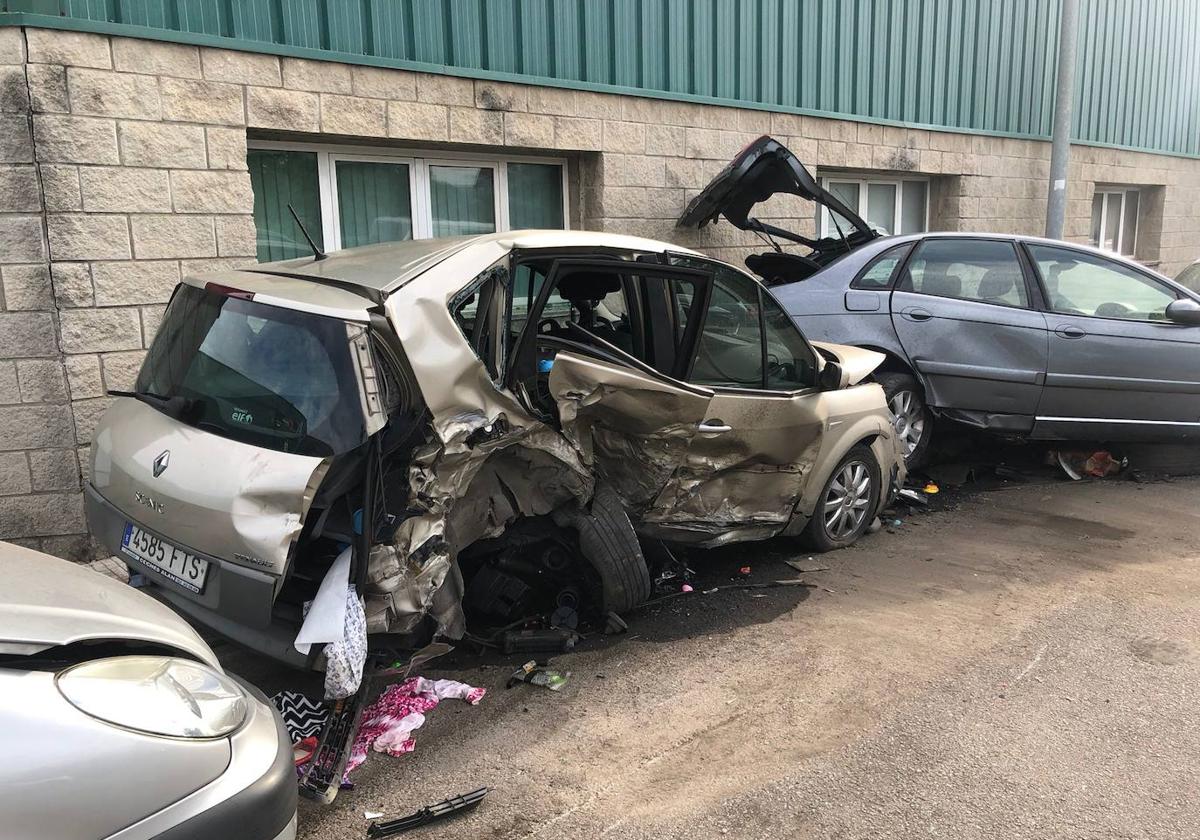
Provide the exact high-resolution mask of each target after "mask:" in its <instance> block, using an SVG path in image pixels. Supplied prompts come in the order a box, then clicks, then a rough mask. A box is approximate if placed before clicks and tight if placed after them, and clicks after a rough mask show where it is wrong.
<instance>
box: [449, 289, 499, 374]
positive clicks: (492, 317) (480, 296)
mask: <svg viewBox="0 0 1200 840" xmlns="http://www.w3.org/2000/svg"><path fill="white" fill-rule="evenodd" d="M473 285H474V287H475V288H474V289H473V290H472V291H471V292H470V294H467V295H465V296H461V297H459V298H458V299H457V301H456V303H454V304H453V306H452V309H451V311H450V314H451V315H453V316H454V320H455V322H456V323H457V324H458V328H459V329H460V330H461V331H462V334H463V336H464V337H465V338H466V339H467V341H469V342H470V343H471V348H472V349H473V350H474V351H475V355H476V356H478V357H479V359H480V360H481V361H482V362H483V363H484V365H485V366H486V367H487V369H488V373H490V374H491V376H492V378H493V379H495V378H496V377H497V365H496V361H497V360H496V343H495V340H494V339H495V335H496V323H497V320H498V319H497V314H498V312H501V311H503V310H501V309H499V307H500V306H501V305H502V302H503V299H504V283H503V275H502V272H501V271H499V270H489V271H487V272H486V273H485V274H484V276H483V277H481V278H479V279H477V280H476V281H475V283H474V284H473Z"/></svg>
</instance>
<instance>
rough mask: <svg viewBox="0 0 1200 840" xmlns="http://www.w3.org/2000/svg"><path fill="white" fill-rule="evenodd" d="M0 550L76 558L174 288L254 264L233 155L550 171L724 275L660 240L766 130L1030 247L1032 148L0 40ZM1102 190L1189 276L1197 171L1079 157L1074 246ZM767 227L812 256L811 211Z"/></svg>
mask: <svg viewBox="0 0 1200 840" xmlns="http://www.w3.org/2000/svg"><path fill="white" fill-rule="evenodd" d="M0 62H7V63H5V64H0V539H19V540H23V541H26V542H29V543H30V544H33V545H35V546H37V547H41V548H43V549H45V550H48V551H51V552H53V553H57V554H62V555H64V556H73V557H77V558H81V559H82V558H84V557H85V556H86V554H87V550H88V544H87V540H86V537H85V536H84V531H85V527H84V522H83V517H82V504H81V495H80V487H81V483H80V482H81V480H82V478H83V477H85V473H86V470H87V461H88V446H89V441H90V438H91V433H92V430H93V428H94V426H95V423H96V421H97V420H98V418H99V416H100V414H101V413H102V412H103V410H104V408H105V407H106V406H107V404H108V398H107V397H106V396H105V395H106V392H107V390H110V389H127V388H129V387H130V386H131V384H132V382H133V379H134V377H135V376H136V373H137V369H138V366H139V365H140V363H141V360H142V358H143V356H144V354H145V349H146V347H147V346H148V345H149V342H150V340H151V339H152V338H153V335H154V331H155V329H156V328H157V325H158V322H159V320H160V318H161V316H162V312H163V305H164V303H165V301H166V300H167V298H168V296H169V294H170V292H171V289H172V288H173V287H174V285H175V284H176V283H177V282H178V281H179V279H180V277H181V276H183V275H185V274H191V273H197V272H204V271H209V270H215V269H219V268H225V267H231V266H237V265H242V264H245V263H247V262H251V261H253V259H254V256H253V255H254V252H255V244H254V238H255V231H254V224H253V216H252V211H253V196H252V194H251V189H250V178H249V174H248V172H247V168H246V148H247V141H248V138H251V137H262V138H287V139H296V140H306V141H318V142H336V143H355V142H357V143H365V144H371V145H377V146H378V145H398V146H409V147H413V146H417V147H420V148H427V149H429V148H432V149H448V150H452V149H465V150H476V151H477V150H480V149H494V148H497V147H503V148H506V149H511V150H513V151H514V152H528V153H552V154H554V155H557V156H564V157H567V158H568V159H569V160H570V161H571V167H570V170H571V172H572V173H573V179H572V180H573V183H572V186H571V207H572V213H571V219H572V224H573V225H577V226H581V227H586V228H590V229H599V230H608V231H613V232H621V233H631V234H637V235H641V236H648V237H652V238H658V239H667V240H673V241H677V242H679V243H681V244H683V245H688V246H693V247H697V248H699V249H702V250H705V251H707V252H709V253H711V254H713V255H714V256H717V257H721V258H724V259H728V260H730V261H733V262H740V261H741V260H742V259H743V258H744V257H745V256H746V254H748V253H751V252H753V251H756V250H761V249H762V247H763V246H762V243H760V242H759V241H758V240H757V239H756V238H755V237H753V236H750V235H748V234H744V233H742V232H739V231H736V230H734V229H733V228H732V227H730V226H729V225H728V224H719V225H716V226H714V227H709V228H706V229H705V230H704V231H701V232H698V233H697V232H695V231H683V230H679V229H677V228H676V227H675V219H676V218H677V217H678V215H679V214H680V212H682V210H683V208H684V207H685V206H686V204H687V202H688V201H689V200H690V199H691V198H692V197H694V196H695V195H696V194H697V193H698V192H699V190H700V189H701V188H702V187H703V186H704V184H706V183H707V182H708V180H709V179H710V178H711V177H712V176H713V175H714V174H716V172H718V171H719V170H720V168H721V167H722V166H723V165H724V164H725V163H726V162H727V161H728V160H729V159H730V158H731V157H732V156H733V155H734V154H736V153H737V152H738V150H740V149H741V148H742V147H743V146H745V145H746V144H747V143H748V142H750V141H751V140H753V139H754V138H756V137H758V136H759V135H761V134H764V133H770V134H773V135H774V136H776V137H777V138H778V139H780V140H781V141H783V142H784V143H786V144H787V145H788V146H789V147H790V148H791V149H792V150H793V151H794V152H795V153H796V154H797V155H798V156H799V157H800V159H801V160H803V161H804V162H805V163H806V164H807V165H808V166H809V167H810V169H813V170H814V171H820V170H838V171H847V170H850V171H861V172H865V173H870V172H886V173H889V174H895V173H897V172H902V173H920V174H923V175H928V176H930V178H931V189H930V202H931V204H930V218H931V224H932V225H933V226H935V227H937V228H942V229H950V230H981V231H997V232H1009V233H1026V234H1037V233H1040V232H1041V231H1042V229H1043V226H1044V214H1045V193H1046V180H1047V176H1048V170H1049V144H1048V143H1044V142H1039V141H1032V140H1019V139H1006V138H998V137H986V136H975V135H970V134H964V133H956V132H941V131H926V130H919V129H908V128H901V127H895V126H882V125H875V124H869V123H858V122H852V121H847V120H834V119H824V118H818V117H810V116H799V115H794V114H779V113H770V112H766V111H756V110H749V109H740V108H729V107H721V106H715V105H705V104H697V103H686V102H673V101H666V100H658V99H651V98H645V97H632V96H621V95H615V94H604V93H596V92H588V91H574V90H566V89H560V88H549V87H539V86H534V85H520V84H510V83H499V82H491V81H473V80H470V79H463V78H457V77H452V76H441V75H432V74H426V73H414V72H409V71H403V70H390V69H382V68H374V67H364V66H351V65H345V64H337V63H330V62H317V61H308V60H302V59H293V58H280V57H276V56H271V55H262V54H255V53H245V52H236V51H231V50H222V49H211V48H202V47H195V46H187V45H180V44H169V43H164V42H156V41H145V40H137V39H130V38H121V37H109V36H103V35H92V34H84V33H75V32H67V31H51V30H39V29H15V28H3V29H0ZM1096 183H1102V184H1129V185H1139V186H1151V187H1155V190H1153V191H1152V192H1151V193H1150V195H1152V196H1153V199H1152V201H1150V202H1149V203H1148V207H1147V210H1148V212H1147V213H1146V214H1145V216H1146V222H1145V223H1144V225H1143V228H1142V235H1141V236H1140V239H1141V241H1142V243H1143V244H1144V246H1145V254H1144V255H1142V256H1143V258H1146V259H1157V260H1161V267H1162V269H1163V270H1164V271H1168V272H1172V271H1174V270H1176V269H1177V268H1179V267H1181V266H1182V265H1183V264H1185V263H1186V262H1189V261H1191V260H1192V259H1195V258H1196V257H1197V256H1200V198H1198V196H1200V192H1198V191H1197V186H1200V161H1196V160H1190V159H1184V158H1174V157H1167V156H1162V155H1153V154H1142V153H1134V152H1127V151H1119V150H1113V149H1101V148H1089V147H1075V148H1074V150H1073V157H1072V164H1071V178H1070V184H1069V201H1068V214H1069V218H1068V223H1067V235H1068V238H1070V239H1074V240H1077V241H1086V240H1087V238H1088V235H1089V231H1090V217H1091V198H1092V192H1093V190H1094V187H1095V184H1096ZM765 215H766V218H768V219H769V220H770V221H773V222H775V223H776V224H779V225H781V226H783V227H789V228H792V229H795V230H797V231H799V232H801V233H805V234H808V235H812V234H813V233H814V230H815V218H814V213H813V208H812V206H811V205H808V204H806V203H805V202H802V201H800V200H798V199H795V200H786V199H773V200H772V202H771V204H770V205H769V209H768V212H767V213H766V214H765Z"/></svg>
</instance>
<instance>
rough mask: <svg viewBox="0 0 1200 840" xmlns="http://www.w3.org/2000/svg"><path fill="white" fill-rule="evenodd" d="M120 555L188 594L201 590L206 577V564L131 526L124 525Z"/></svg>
mask: <svg viewBox="0 0 1200 840" xmlns="http://www.w3.org/2000/svg"><path fill="white" fill-rule="evenodd" d="M121 551H123V552H125V553H126V554H128V555H129V556H130V557H133V558H136V559H138V560H141V561H142V562H143V563H145V564H146V565H147V566H150V567H151V568H152V569H154V570H155V571H156V572H158V573H159V574H161V575H163V576H164V577H166V578H169V579H170V580H173V581H175V583H177V584H179V585H180V586H182V587H183V588H184V589H190V590H191V591H192V592H201V591H202V590H203V589H204V578H205V577H207V575H208V561H207V560H205V559H204V558H203V557H197V556H196V555H195V554H189V553H188V552H186V551H184V550H183V549H181V548H176V547H175V546H173V545H171V544H170V543H168V542H163V541H162V540H161V539H159V538H158V537H156V536H154V535H153V534H150V533H147V532H146V531H143V530H142V529H141V528H139V527H138V526H136V525H134V524H133V523H132V522H127V523H125V535H124V536H123V537H121Z"/></svg>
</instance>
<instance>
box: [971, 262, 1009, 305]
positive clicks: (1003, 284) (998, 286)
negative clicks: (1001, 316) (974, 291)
mask: <svg viewBox="0 0 1200 840" xmlns="http://www.w3.org/2000/svg"><path fill="white" fill-rule="evenodd" d="M1016 285H1017V283H1016V278H1015V277H1013V270H1012V269H1011V268H1008V267H1005V266H996V267H995V268H989V269H988V270H987V271H986V272H984V275H983V277H981V278H980V280H979V296H980V297H981V298H983V299H984V300H1003V299H1004V298H1007V297H1008V295H1009V294H1011V293H1012V290H1013V288H1014V287H1015V286H1016Z"/></svg>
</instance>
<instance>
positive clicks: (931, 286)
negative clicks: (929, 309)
mask: <svg viewBox="0 0 1200 840" xmlns="http://www.w3.org/2000/svg"><path fill="white" fill-rule="evenodd" d="M917 291H919V292H920V293H921V294H924V295H938V296H939V297H953V298H956V297H962V278H961V277H959V276H958V275H957V274H949V273H947V271H946V267H945V266H944V265H933V266H928V265H927V266H926V267H925V270H924V271H923V272H922V273H921V288H920V289H918V290H917Z"/></svg>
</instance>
